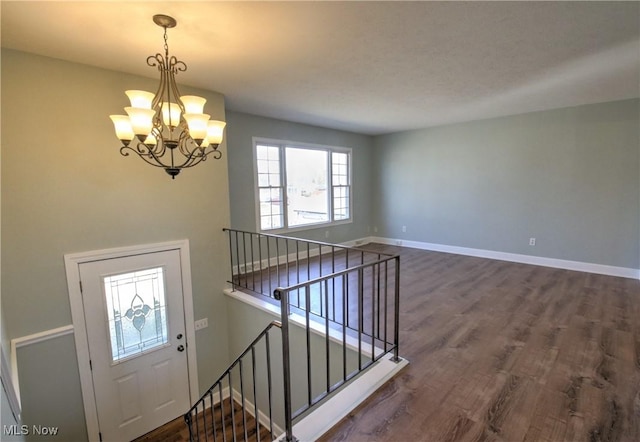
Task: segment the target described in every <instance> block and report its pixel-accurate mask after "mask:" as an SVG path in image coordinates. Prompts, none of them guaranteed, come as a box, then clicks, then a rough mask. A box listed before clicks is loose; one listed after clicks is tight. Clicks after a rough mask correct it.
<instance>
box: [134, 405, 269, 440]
mask: <svg viewBox="0 0 640 442" xmlns="http://www.w3.org/2000/svg"><path fill="white" fill-rule="evenodd" d="M230 403H231V401H230V399H229V398H227V399H225V400H224V407H220V404H217V405H216V406H215V407H214V410H213V413H212V410H211V408H209V409H207V410H206V417H205V416H203V412H200V413H199V414H198V420H197V423H198V425H197V427H198V428H196V425H194V429H193V431H194V439H195V440H201V441H204V440H208V441H221V442H222V441H235V440H239V441H240V440H243V441H244V440H246V441H248V442H258V441H264V442H266V441H271V440H272V437H271V434H270V433H269V430H268V429H267V428H266V427H264V426H263V425H260V426H259V429H260V434H259V435H258V434H257V430H258V428H257V427H256V420H255V419H254V418H253V416H251V415H250V414H249V413H247V414H246V415H245V423H243V416H242V407H241V405H240V404H238V403H237V402H236V401H234V413H233V417H232V413H231V407H230ZM223 408H224V413H223V410H222V409H223ZM223 416H224V425H223ZM212 417H213V419H212ZM205 421H206V425H205ZM214 422H215V425H214V424H213V423H214ZM214 428H215V435H214V434H213V433H214ZM205 433H206V434H205ZM234 433H235V435H234ZM274 437H276V436H274ZM188 440H189V428H188V427H187V424H186V423H185V421H184V417H183V416H180V417H178V418H176V419H174V420H173V421H171V422H169V423H167V424H165V425H163V426H162V427H160V428H157V429H155V430H153V431H151V432H149V433H147V434H145V435H144V436H142V437H139V438H137V439H135V440H134V442H160V441H162V442H187V441H188Z"/></svg>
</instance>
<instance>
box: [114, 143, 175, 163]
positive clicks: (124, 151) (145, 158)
mask: <svg viewBox="0 0 640 442" xmlns="http://www.w3.org/2000/svg"><path fill="white" fill-rule="evenodd" d="M127 150H130V151H131V152H133V153H135V154H136V155H138V156H139V157H140V158H142V160H143V161H144V162H145V163H147V164H150V165H152V166H154V167H162V168H165V167H166V166H165V165H164V164H162V163H161V162H160V161H158V159H157V158H156V157H155V155H153V154H152V153H151V152H149V153H143V152H139V151H138V150H137V149H134V148H132V147H130V146H122V147H120V154H121V155H122V156H124V157H128V156H129V152H127ZM149 157H151V158H153V159H154V160H155V162H153V161H151V160H150V159H149Z"/></svg>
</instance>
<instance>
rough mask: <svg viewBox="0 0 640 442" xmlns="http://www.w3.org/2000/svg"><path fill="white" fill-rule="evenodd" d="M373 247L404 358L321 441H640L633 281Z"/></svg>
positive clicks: (638, 301)
mask: <svg viewBox="0 0 640 442" xmlns="http://www.w3.org/2000/svg"><path fill="white" fill-rule="evenodd" d="M377 247H379V248H380V249H381V250H384V251H397V252H398V253H400V254H401V269H402V270H401V283H402V291H401V296H402V301H401V302H402V304H401V319H400V324H401V336H400V354H401V355H402V356H404V357H406V358H407V359H409V361H410V365H409V366H408V367H407V368H406V369H405V370H404V371H403V372H401V373H400V375H399V376H397V377H396V378H395V379H393V380H391V381H390V382H388V383H387V384H386V385H385V386H384V387H383V388H382V389H381V390H379V391H378V392H377V394H375V395H374V396H372V397H371V398H370V399H369V400H368V401H367V402H366V403H364V404H363V405H362V406H360V407H359V408H357V409H356V410H355V411H353V412H352V413H351V414H350V415H349V416H348V417H346V418H345V419H344V420H343V421H342V422H341V423H340V424H339V425H337V426H336V427H334V428H333V429H332V430H331V431H330V432H329V433H327V434H326V435H325V436H324V437H323V438H322V440H323V441H350V442H357V441H367V442H370V441H509V442H516V441H574V440H576V441H629V442H631V441H640V281H637V280H631V279H624V278H616V277H610V276H602V275H594V274H587V273H581V272H573V271H567V270H557V269H550V268H544V267H537V266H530V265H524V264H513V263H506V262H501V261H493V260H487V259H481V258H472V257H463V256H457V255H449V254H443V253H435V252H426V251H420V250H415V249H408V248H394V247H390V246H377Z"/></svg>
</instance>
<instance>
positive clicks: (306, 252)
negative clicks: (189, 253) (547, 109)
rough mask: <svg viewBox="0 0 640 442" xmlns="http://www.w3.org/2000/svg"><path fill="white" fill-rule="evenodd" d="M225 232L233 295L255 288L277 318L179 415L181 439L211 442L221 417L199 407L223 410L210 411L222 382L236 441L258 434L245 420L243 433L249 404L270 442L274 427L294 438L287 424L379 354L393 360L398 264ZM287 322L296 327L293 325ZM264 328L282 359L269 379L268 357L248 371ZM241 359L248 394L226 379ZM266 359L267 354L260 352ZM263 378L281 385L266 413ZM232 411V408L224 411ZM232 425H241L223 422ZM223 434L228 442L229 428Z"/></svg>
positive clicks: (377, 256)
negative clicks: (277, 339)
mask: <svg viewBox="0 0 640 442" xmlns="http://www.w3.org/2000/svg"><path fill="white" fill-rule="evenodd" d="M224 230H225V231H227V232H228V233H229V249H230V255H231V266H232V277H231V280H230V281H229V283H231V284H232V285H233V287H234V289H235V288H241V289H244V290H247V291H249V292H254V293H256V294H259V295H262V296H265V297H266V298H265V299H268V300H270V302H274V303H278V304H279V305H280V312H281V322H280V323H278V322H274V323H272V324H270V325H269V327H267V329H265V330H264V331H263V332H262V333H261V334H260V335H259V336H258V337H257V338H256V339H255V340H254V342H253V343H252V344H251V345H250V346H249V347H247V349H246V350H245V351H244V352H243V354H242V355H241V356H240V357H239V358H238V359H237V360H236V361H235V362H234V363H233V364H232V366H231V367H230V368H229V369H228V370H227V371H226V372H225V373H224V374H223V375H222V376H221V377H220V379H219V380H218V381H217V382H216V384H214V385H213V386H212V387H211V388H210V389H209V390H208V391H207V392H206V393H205V394H204V395H203V397H202V398H201V399H200V400H199V401H198V402H197V403H196V404H195V405H194V406H193V407H192V409H191V410H190V411H189V413H187V415H185V420H186V421H187V425H188V426H189V433H190V440H202V438H203V437H204V440H209V434H210V433H212V436H213V437H212V438H211V440H213V441H216V440H218V439H216V434H218V432H217V431H216V430H217V427H216V426H215V425H216V423H217V422H221V424H222V425H224V417H223V418H222V420H219V419H218V420H215V421H214V420H213V419H212V418H211V417H209V418H207V413H206V411H205V410H206V409H207V406H209V407H211V409H212V410H213V409H214V405H215V404H214V402H215V403H216V404H217V403H220V404H222V405H220V406H219V407H218V408H216V409H215V411H213V412H211V414H212V415H215V414H216V413H218V414H220V413H221V412H222V411H223V409H222V406H223V405H224V398H225V394H224V393H223V389H224V386H223V385H222V382H223V381H225V382H226V383H227V385H228V388H229V390H230V391H231V393H227V396H228V397H230V398H231V400H230V404H231V405H234V406H235V405H236V403H238V404H239V406H240V410H239V411H238V413H242V422H241V424H242V427H241V428H244V429H245V432H244V433H242V432H241V434H240V436H241V438H244V440H248V436H252V435H253V434H256V435H257V436H256V437H257V439H255V440H260V439H259V438H260V437H261V436H260V424H259V423H251V422H250V423H249V425H250V426H251V425H253V426H252V428H253V431H252V432H251V434H248V433H247V432H246V428H247V427H246V422H245V421H246V419H245V411H244V410H245V403H246V402H247V403H252V404H253V411H252V412H251V414H252V415H253V416H255V419H256V420H257V421H263V422H266V421H268V422H269V423H268V426H269V429H268V434H269V437H270V438H272V439H273V438H274V437H276V436H277V434H275V433H274V431H276V432H278V431H282V432H283V433H284V439H283V440H286V441H294V440H295V438H294V435H293V423H294V421H295V420H297V419H300V418H301V417H302V416H303V415H305V414H306V413H308V412H310V410H312V409H313V408H314V407H316V406H317V405H319V404H320V403H321V402H322V401H324V400H325V399H327V398H328V397H329V396H330V395H331V393H333V392H335V391H337V390H338V389H340V388H342V387H343V386H344V385H345V384H347V383H348V382H349V381H350V380H352V379H354V378H355V377H357V376H358V375H359V374H360V373H362V372H363V371H365V370H366V369H367V368H369V367H370V366H372V365H373V364H375V363H376V362H377V361H378V360H379V359H380V358H382V357H383V356H384V355H386V354H389V353H392V354H393V355H392V360H393V361H396V362H398V361H399V360H400V359H399V355H398V343H399V301H400V258H399V256H397V255H389V254H385V253H379V252H375V251H371V250H366V249H358V248H350V247H344V246H339V245H335V244H328V243H322V242H317V241H308V240H302V239H298V238H290V237H285V236H280V235H270V234H258V233H252V232H244V231H239V230H233V229H224ZM293 322H295V323H297V325H299V326H300V327H292V323H293ZM273 326H277V327H279V328H280V329H281V339H282V350H281V354H278V355H274V356H273V357H272V359H276V358H277V359H278V361H277V362H276V363H277V364H278V366H279V363H280V362H281V363H282V367H281V371H279V370H277V369H276V370H274V372H273V373H272V369H271V365H270V364H271V363H272V362H274V361H267V365H266V366H265V365H261V364H258V366H259V368H258V370H257V372H256V363H255V360H256V350H255V349H256V348H257V347H256V346H257V345H258V343H259V342H260V341H261V340H263V339H265V340H266V345H267V347H269V345H270V344H269V334H268V331H269V329H271V328H272V327H273ZM293 342H295V345H294V344H293ZM248 355H251V358H252V359H251V360H252V361H253V362H252V367H253V373H252V374H253V378H252V377H251V376H250V377H249V379H248V381H247V383H248V384H250V388H249V392H250V394H248V395H245V393H244V391H245V387H244V384H243V376H242V374H240V375H236V376H235V378H234V379H233V382H235V385H236V386H238V388H236V387H234V386H233V385H232V384H233V382H232V377H231V376H232V371H233V369H234V368H239V370H240V371H242V369H243V364H244V362H243V358H245V357H248ZM266 355H270V350H269V349H267V350H266ZM265 357H266V358H267V359H268V358H269V356H265ZM263 359H264V358H263ZM265 367H266V368H265ZM293 367H295V370H294V369H293ZM263 371H264V372H266V373H263ZM256 373H258V374H261V375H262V376H263V378H264V376H266V377H267V378H268V379H267V385H268V386H267V387H266V389H267V390H268V393H267V396H268V398H269V399H268V405H267V408H266V409H267V410H268V411H267V413H266V414H267V415H268V417H266V416H265V415H263V414H261V408H260V407H259V406H258V405H257V404H258V402H259V400H258V399H259V398H258V396H260V391H257V390H256V385H260V387H259V388H258V390H264V389H265V388H264V383H263V382H262V381H259V380H257V379H256ZM272 374H273V375H276V376H278V381H277V383H278V387H281V388H278V389H277V390H278V391H277V394H276V396H277V399H276V400H275V402H276V408H278V410H276V412H275V413H274V409H273V406H274V404H273V403H272V398H273V392H272ZM280 375H281V377H280ZM280 381H281V382H282V384H280V383H279V382H280ZM238 383H239V384H238ZM262 396H264V393H263V394H262ZM234 399H235V401H234ZM279 407H282V408H283V409H282V410H281V409H279ZM234 409H235V408H234V407H232V408H231V412H232V413H233V412H234ZM281 411H282V413H281ZM274 415H275V416H276V417H277V421H278V423H279V424H280V425H282V424H283V425H284V429H282V430H280V428H278V427H277V425H275V424H274V423H273V416H274ZM223 416H224V415H223ZM205 419H209V422H210V423H209V426H210V427H212V428H211V429H208V427H207V420H205ZM231 420H232V421H233V422H235V421H236V420H240V419H239V418H238V419H236V418H235V417H233V416H232V419H231ZM199 425H200V426H199ZM234 425H235V424H234ZM219 426H220V425H218V427H219ZM201 434H203V436H201ZM220 434H221V435H222V436H223V439H220V440H222V441H223V442H226V441H227V439H225V438H224V437H227V436H225V434H226V433H225V432H221V433H220ZM232 435H233V436H232V437H233V439H232V440H233V441H234V442H235V441H236V432H235V427H234V431H233V433H232ZM230 440H231V439H230Z"/></svg>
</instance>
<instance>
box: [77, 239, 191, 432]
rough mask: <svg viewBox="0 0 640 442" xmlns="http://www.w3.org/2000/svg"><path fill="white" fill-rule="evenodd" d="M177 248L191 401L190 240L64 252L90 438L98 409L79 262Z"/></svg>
mask: <svg viewBox="0 0 640 442" xmlns="http://www.w3.org/2000/svg"><path fill="white" fill-rule="evenodd" d="M170 250H178V251H179V252H180V267H181V269H180V270H181V275H182V292H183V303H184V320H185V331H186V335H187V336H186V339H187V341H186V342H187V343H188V345H187V366H188V372H189V396H190V402H194V401H195V400H196V398H198V397H199V392H198V367H197V353H196V339H195V326H194V315H193V293H192V286H191V261H190V257H189V240H187V239H184V240H177V241H168V242H162V243H156V244H145V245H140V246H127V247H117V248H113V249H104V250H96V251H90V252H81V253H71V254H66V255H64V263H65V270H66V274H67V286H68V290H69V301H70V304H71V318H72V321H73V327H75V331H76V332H75V333H74V337H75V344H76V354H77V359H78V371H79V373H80V386H81V389H82V402H83V404H84V414H85V419H86V425H87V434H88V436H89V440H98V433H99V425H98V410H97V408H96V399H95V392H94V389H93V378H92V376H91V371H90V369H89V341H88V338H87V327H86V323H85V317H84V307H83V301H82V292H81V291H80V265H81V264H84V263H88V262H93V261H102V260H106V259H113V258H120V257H125V256H131V255H143V254H147V253H156V252H164V251H170Z"/></svg>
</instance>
